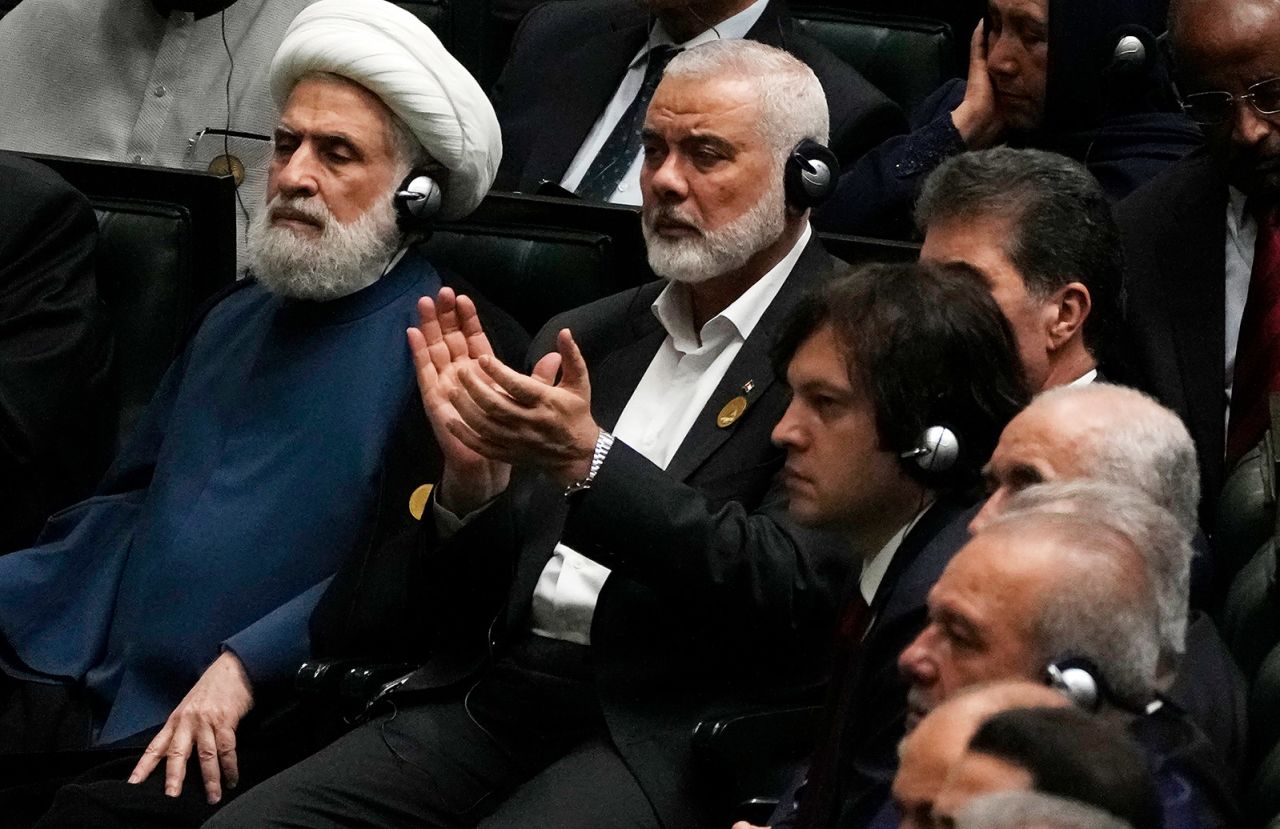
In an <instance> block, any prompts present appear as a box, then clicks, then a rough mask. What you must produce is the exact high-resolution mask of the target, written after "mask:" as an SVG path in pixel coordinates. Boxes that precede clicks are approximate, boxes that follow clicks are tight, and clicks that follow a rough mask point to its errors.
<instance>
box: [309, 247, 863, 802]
mask: <svg viewBox="0 0 1280 829" xmlns="http://www.w3.org/2000/svg"><path fill="white" fill-rule="evenodd" d="M832 263H833V260H832V259H831V258H830V257H829V256H828V255H827V254H826V252H825V251H823V250H822V248H821V246H820V245H819V244H818V243H817V241H816V240H815V241H814V242H812V243H811V244H810V245H809V247H808V248H807V249H806V250H805V251H804V253H803V255H802V256H801V258H800V260H799V262H798V263H797V265H796V267H795V269H794V270H793V272H792V274H791V276H790V277H789V278H788V280H787V282H786V283H785V285H784V286H783V288H782V290H781V292H780V293H779V295H778V296H777V298H776V299H775V300H774V302H773V303H772V304H771V305H770V307H769V309H768V310H767V311H766V312H765V314H764V316H763V317H762V318H761V320H760V321H759V323H758V324H757V326H756V328H755V330H754V332H753V334H752V335H751V336H750V337H749V338H748V339H747V341H746V343H745V344H744V345H743V347H742V350H741V351H740V352H739V353H738V355H737V357H736V359H735V360H734V362H733V364H732V365H731V366H730V368H729V370H728V372H727V373H726V375H725V377H724V380H723V381H722V382H721V383H720V385H719V387H718V388H717V389H716V391H715V392H714V393H713V394H712V396H711V398H710V400H709V401H708V403H707V405H706V407H705V408H704V410H703V411H702V412H701V414H700V415H699V416H698V418H697V419H696V420H695V422H694V425H693V426H692V427H691V429H690V432H689V434H688V435H687V436H686V438H685V440H684V442H683V443H682V444H681V446H680V448H679V450H678V451H677V452H676V455H675V457H674V458H673V459H672V461H671V463H670V464H669V465H668V467H667V469H666V470H665V471H664V470H662V469H659V468H658V467H656V466H654V465H653V464H652V463H650V462H649V461H648V460H646V459H645V458H644V457H642V456H641V455H640V454H639V453H637V452H636V451H634V450H633V449H631V448H630V447H628V446H627V445H626V444H625V443H623V442H621V441H619V442H616V443H615V444H614V445H613V448H612V450H611V451H610V453H609V456H608V459H607V460H606V462H605V463H604V465H603V466H602V467H601V469H600V472H599V474H598V476H597V478H596V479H595V481H594V483H593V485H592V487H591V488H590V489H588V490H585V491H584V492H582V493H579V494H578V495H575V496H574V498H573V499H572V500H570V501H566V499H565V498H564V496H563V495H562V494H561V488H560V487H558V486H556V485H554V484H553V483H551V482H550V481H548V480H547V479H546V478H545V477H544V476H543V475H541V474H540V473H536V472H529V471H527V470H517V471H516V474H515V476H514V477H513V480H512V483H511V485H510V486H509V487H508V489H507V491H506V492H505V493H504V494H503V495H502V496H500V497H499V498H498V499H497V500H496V501H495V502H494V503H493V504H491V505H490V506H489V507H488V509H487V511H486V512H485V513H484V514H483V515H481V516H478V517H477V518H476V519H475V520H473V521H471V522H470V523H469V524H467V526H466V527H464V528H463V529H462V530H461V531H460V532H459V533H458V534H457V535H456V536H454V537H453V538H452V539H450V540H449V541H447V542H443V541H441V540H440V539H439V538H437V537H436V536H435V532H434V522H432V521H430V520H429V519H428V520H427V521H424V522H422V523H421V524H420V525H419V526H418V532H417V533H416V534H404V535H401V536H400V537H398V538H395V539H390V540H389V541H388V542H387V543H386V544H385V545H383V546H382V547H381V548H380V549H376V550H371V551H370V555H369V556H367V557H366V559H365V561H363V562H360V563H358V564H357V565H356V566H353V567H352V568H351V569H350V570H349V571H348V572H346V573H344V574H342V575H341V576H340V577H339V578H338V579H337V580H335V583H334V585H333V588H332V589H331V593H334V594H335V595H342V596H345V597H346V598H345V600H344V601H340V602H333V603H331V604H330V605H329V607H328V608H327V610H326V613H330V614H332V613H333V612H335V611H336V612H337V614H338V618H339V619H340V620H341V621H339V622H338V623H337V624H329V625H322V626H321V627H317V625H316V624H313V631H314V632H317V633H321V632H323V633H326V634H327V635H329V636H337V637H339V638H340V639H344V640H345V641H344V642H342V644H341V646H340V647H337V648H333V647H330V648H328V649H327V650H329V651H330V652H331V653H334V652H337V653H342V652H344V651H345V652H346V653H360V652H368V651H374V652H376V651H378V650H380V649H381V650H382V651H383V654H384V655H403V654H404V653H406V652H416V653H417V654H418V655H420V656H426V657H428V659H427V662H426V664H425V665H424V666H423V668H422V669H420V670H419V671H418V673H417V674H415V675H414V677H413V678H412V679H411V680H410V682H409V683H408V684H407V685H406V686H405V688H404V691H405V693H407V694H413V693H415V692H417V693H425V694H442V693H443V694H449V693H451V692H453V691H455V690H458V689H459V688H460V687H461V686H463V685H464V683H465V682H466V681H467V680H470V679H471V678H473V677H475V676H476V675H477V674H479V673H481V672H482V671H483V670H484V667H485V665H486V663H487V661H488V660H489V658H490V657H491V656H492V655H494V654H501V653H502V652H503V646H504V643H505V642H507V641H509V640H510V639H512V638H513V637H516V636H520V635H522V634H523V633H524V632H525V631H527V629H528V613H529V607H530V600H531V597H532V593H533V589H534V585H535V584H536V582H537V579H538V575H539V573H540V572H541V571H542V568H543V567H544V565H545V564H546V562H547V561H548V559H549V558H550V556H551V554H552V551H553V549H554V547H555V545H556V543H557V542H558V541H560V540H561V539H563V540H564V541H565V542H566V543H567V544H569V545H570V546H572V547H573V548H574V549H576V550H578V551H579V552H581V553H583V554H584V555H587V556H589V557H591V558H593V559H595V560H596V561H599V562H600V563H601V564H604V565H606V566H608V567H610V568H611V569H612V571H613V573H612V575H611V576H610V577H609V579H608V581H607V582H606V583H605V585H604V588H603V590H602V591H601V593H600V596H599V600H598V603H597V606H596V612H595V616H594V620H593V624H592V629H591V638H592V645H591V649H592V662H593V665H594V667H595V682H596V686H597V689H598V694H599V699H600V705H601V708H602V710H603V711H604V715H605V719H606V722H607V725H608V728H609V732H610V735H611V736H612V739H613V741H614V743H615V744H616V745H617V747H618V749H619V750H620V751H621V753H622V754H623V756H624V757H625V759H626V760H627V763H628V765H629V767H630V768H631V769H632V770H633V772H634V773H635V774H636V776H637V778H638V779H639V780H640V783H641V785H642V786H643V788H644V791H645V793H646V794H647V795H648V797H649V799H650V801H651V802H652V803H653V805H654V808H655V809H656V810H657V811H658V813H659V815H660V817H661V818H662V820H663V822H664V825H668V826H688V825H695V824H698V823H700V822H702V821H712V820H714V813H715V810H716V809H717V808H719V807H720V804H714V803H712V802H710V801H709V799H708V798H706V797H705V796H704V792H703V791H701V790H700V788H699V786H698V785H697V775H696V774H695V773H694V769H693V759H692V755H691V752H690V735H691V732H692V730H693V727H694V725H695V724H696V723H697V722H698V721H699V720H700V719H702V718H703V717H704V716H707V715H715V714H717V713H721V712H723V711H726V710H728V711H734V710H741V709H742V708H744V707H748V706H753V705H755V706H758V705H759V704H761V702H762V701H778V700H785V699H790V698H793V697H795V696H800V695H805V696H809V695H812V694H813V693H814V692H815V691H816V689H817V688H818V687H819V686H820V685H821V682H822V681H823V678H824V677H823V673H824V670H825V665H824V663H825V661H826V659H825V657H826V646H827V642H828V631H829V630H830V629H831V626H832V623H833V620H834V607H835V605H836V603H837V599H838V594H839V588H840V585H841V584H842V582H843V580H844V577H845V574H846V573H847V572H848V569H849V558H850V557H849V555H848V554H847V551H846V549H845V547H844V545H843V544H841V543H838V542H836V541H835V540H834V539H832V538H830V537H828V536H825V535H822V534H819V533H815V532H812V531H807V530H804V529H802V528H800V527H798V526H797V525H795V524H794V523H793V522H792V521H791V520H790V519H789V518H788V516H787V512H786V503H785V498H784V491H783V489H782V486H781V485H780V483H779V482H778V480H777V478H778V474H777V473H778V472H779V471H780V469H781V466H782V462H783V459H784V456H785V455H784V452H783V451H782V450H781V449H779V448H777V447H775V446H773V444H772V443H771V442H770V439H769V435H770V432H771V431H772V429H773V426H774V424H775V423H776V422H777V421H778V419H779V418H780V417H781V415H782V412H783V411H784V409H785V408H786V406H787V404H788V401H789V394H788V393H787V391H786V389H785V388H784V387H783V386H782V384H781V383H779V382H777V381H776V379H775V376H774V372H773V368H772V366H771V364H770V358H769V351H770V348H771V346H772V340H773V334H774V332H775V331H776V330H777V327H778V325H779V323H780V322H781V320H782V318H783V317H784V316H785V315H786V313H787V311H788V310H789V309H790V308H791V307H792V306H793V305H794V303H795V302H796V300H797V299H798V298H799V295H800V294H801V292H802V291H803V290H804V289H805V288H807V287H809V286H812V285H815V284H817V283H818V282H819V280H821V279H822V278H824V276H825V275H826V273H827V272H828V271H829V270H830V269H831V267H832ZM661 288H662V284H661V283H651V284H649V285H645V286H642V287H640V288H637V289H633V290H630V291H627V292H624V293H621V294H617V295H615V296H612V297H608V298H606V299H604V300H600V301H598V302H595V303H592V304H590V305H588V306H585V307H583V308H580V309H577V310H575V311H571V312H569V313H568V314H565V315H562V316H561V317H558V318H557V319H554V320H552V321H551V322H550V323H548V325H547V327H546V328H545V329H544V331H543V333H542V334H541V335H539V337H538V338H537V339H536V341H535V344H534V347H533V349H532V350H531V352H530V356H531V358H536V357H538V356H540V355H541V354H542V353H544V352H545V351H546V350H548V349H549V348H550V346H551V343H552V341H553V339H554V335H555V332H556V331H557V330H559V329H560V328H563V327H568V328H570V329H571V330H572V331H573V332H574V336H575V339H576V340H577V342H578V344H579V346H580V347H581V349H582V353H583V355H584V357H585V358H586V361H587V365H588V367H589V371H590V377H591V383H592V411H593V414H594V415H595V417H596V420H597V422H599V423H600V425H601V426H602V427H603V428H605V429H610V428H612V427H613V426H614V424H615V422H616V421H617V419H618V416H619V415H620V414H621V412H622V409H623V407H624V406H625V405H626V403H627V401H628V399H629V398H630V396H631V393H632V391H633V390H634V389H635V387H636V385H637V384H638V383H639V381H640V378H641V377H642V376H643V374H644V372H645V370H646V369H647V367H648V365H649V363H650V361H651V360H652V358H653V355H654V353H655V352H656V351H657V349H658V347H659V346H660V345H661V343H662V342H663V340H664V339H665V337H666V332H665V331H664V330H663V329H662V327H661V326H660V324H659V323H658V321H657V319H656V318H655V317H654V315H653V313H652V311H651V309H650V305H651V304H652V302H653V300H654V299H655V298H656V296H657V294H658V292H659V291H660V290H661ZM748 381H752V382H753V383H754V388H753V390H752V391H751V393H750V404H749V405H748V407H747V409H746V412H745V414H743V415H742V417H740V418H739V419H738V420H737V421H736V422H735V423H734V424H733V425H732V426H731V427H730V428H726V429H721V428H719V427H717V426H716V423H715V416H716V413H717V412H718V411H719V410H720V408H721V407H723V406H724V404H725V403H726V402H728V401H729V400H730V399H732V398H733V397H735V396H736V395H738V394H739V393H740V392H741V389H742V387H743V385H744V384H745V383H746V382H748ZM393 508H395V507H394V505H393ZM401 509H402V507H401ZM424 550H425V553H424ZM353 578H354V579H355V580H356V582H357V587H356V588H355V589H351V588H350V587H349V584H348V583H349V582H350V580H351V579H353ZM401 584H412V589H411V590H410V591H409V592H408V593H407V594H404V593H401V592H400V587H399V585H401ZM344 585H348V586H344ZM380 589H385V591H386V592H385V594H384V595H379V594H378V591H379V590H380ZM388 596H389V597H391V598H392V599H393V601H386V600H385V599H386V598H387V597H388ZM397 600H399V601H401V605H400V607H398V608H397V607H396V606H395V605H396V601H397ZM319 621H320V620H319V619H317V622H319ZM388 623H390V625H389V626H388ZM356 632H358V635H356ZM406 634H407V635H406ZM353 636H354V638H353ZM361 640H362V641H361ZM397 641H399V643H400V645H401V646H402V648H401V650H400V653H399V654H392V653H387V648H388V646H391V645H394V644H395V643H396V642H397Z"/></svg>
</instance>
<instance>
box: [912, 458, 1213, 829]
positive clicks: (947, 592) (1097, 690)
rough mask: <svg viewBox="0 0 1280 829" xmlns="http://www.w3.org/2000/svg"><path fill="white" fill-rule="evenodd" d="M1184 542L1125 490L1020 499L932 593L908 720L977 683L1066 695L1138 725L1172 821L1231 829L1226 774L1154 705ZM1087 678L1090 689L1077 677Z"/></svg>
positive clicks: (1194, 737)
mask: <svg viewBox="0 0 1280 829" xmlns="http://www.w3.org/2000/svg"><path fill="white" fill-rule="evenodd" d="M1179 539H1181V540H1182V541H1181V543H1182V544H1183V545H1184V546H1185V543H1186V542H1185V534H1184V533H1183V531H1182V529H1181V527H1179V526H1178V523H1177V522H1176V521H1175V520H1174V518H1173V517H1172V516H1171V515H1169V513H1168V511H1167V510H1164V509H1163V508H1161V507H1159V506H1157V505H1155V504H1154V503H1152V502H1151V501H1149V500H1148V499H1147V498H1146V497H1145V496H1143V495H1141V494H1140V493H1138V492H1136V491H1135V490H1132V489H1129V488H1125V487H1116V486H1113V485H1108V484H1102V483H1096V482H1077V483H1072V484H1045V485H1042V486H1039V487H1033V488H1029V489H1028V490H1026V492H1024V493H1021V494H1019V495H1018V496H1016V497H1015V498H1013V499H1011V503H1010V504H1009V507H1008V508H1007V509H1006V511H1005V513H1004V514H1003V515H1001V516H1000V517H999V518H998V519H996V520H994V521H992V522H990V523H989V524H987V525H986V526H985V527H983V529H982V530H981V531H980V532H979V533H978V534H977V535H976V536H974V538H973V540H971V541H970V542H969V544H967V545H966V546H965V547H964V549H962V550H961V551H960V552H959V553H958V554H957V555H956V557H955V558H953V559H952V560H951V563H950V564H949V565H948V566H947V569H946V570H945V571H944V572H943V574H942V576H941V578H939V580H938V583H937V584H936V585H934V587H933V589H932V590H931V591H930V593H929V615H930V622H929V625H928V626H927V627H926V628H925V630H924V632H922V633H921V634H920V636H919V637H918V638H917V639H916V640H915V642H913V643H912V644H911V645H910V646H909V647H908V648H907V649H906V650H904V651H903V653H902V656H901V658H900V660H899V666H900V667H901V669H902V671H903V673H904V675H905V676H906V677H907V679H908V681H909V682H910V683H911V690H910V692H909V695H908V699H909V703H910V706H911V716H912V717H913V718H917V719H918V718H920V717H923V716H925V715H926V714H927V713H928V712H929V711H930V710H932V709H933V708H935V707H936V706H938V705H939V704H940V703H941V702H942V701H944V700H946V699H948V698H949V697H950V696H952V695H953V694H954V693H955V692H956V691H958V690H959V689H961V688H964V687H967V686H969V685H972V684H975V683H979V682H990V681H993V680H997V679H1015V678H1021V679H1028V680H1032V681H1034V680H1043V679H1046V678H1047V679H1049V680H1051V681H1054V682H1062V683H1063V685H1064V687H1068V688H1074V689H1076V691H1077V693H1078V694H1079V696H1080V698H1081V699H1082V701H1083V702H1085V703H1089V702H1091V701H1093V704H1102V705H1104V706H1109V707H1111V708H1114V709H1118V710H1120V711H1128V712H1133V715H1132V717H1131V718H1130V722H1129V728H1130V731H1131V733H1133V734H1134V736H1136V737H1137V738H1138V740H1139V742H1141V743H1143V744H1144V746H1145V747H1146V748H1147V750H1148V753H1149V755H1150V757H1151V760H1152V764H1153V768H1154V769H1155V772H1156V774H1157V777H1158V779H1159V780H1160V781H1161V791H1162V795H1163V796H1164V797H1165V804H1164V806H1165V810H1166V815H1176V816H1177V817H1178V818H1179V819H1185V818H1193V819H1195V820H1200V821H1203V823H1200V824H1197V825H1205V826H1218V825H1224V822H1226V824H1227V825H1230V824H1229V822H1230V820H1231V818H1232V816H1233V814H1234V806H1233V804H1232V802H1231V800H1230V798H1229V795H1227V793H1226V792H1227V791H1228V788H1227V787H1226V786H1225V785H1224V784H1223V782H1222V780H1223V777H1222V770H1221V768H1220V764H1221V760H1220V759H1218V758H1217V756H1216V755H1215V754H1214V753H1213V751H1212V749H1211V748H1209V747H1208V746H1207V744H1206V743H1205V741H1204V738H1203V736H1202V735H1200V733H1199V731H1198V729H1196V728H1195V727H1194V726H1193V725H1192V724H1191V723H1190V721H1188V720H1187V719H1186V718H1185V717H1184V716H1182V715H1181V713H1180V712H1179V711H1177V710H1176V709H1175V708H1173V707H1172V706H1169V705H1163V704H1159V700H1158V699H1157V697H1156V691H1157V688H1158V685H1159V663H1160V656H1161V651H1162V648H1163V645H1162V641H1163V638H1164V637H1163V635H1162V632H1161V621H1162V619H1165V618H1167V617H1168V613H1167V610H1162V609H1161V605H1162V604H1163V603H1164V602H1166V601H1167V600H1168V598H1169V597H1168V594H1167V591H1163V590H1161V588H1160V584H1161V581H1162V580H1163V578H1164V577H1163V576H1162V570H1163V569H1164V568H1165V567H1166V564H1165V560H1166V559H1167V555H1168V554H1167V553H1164V552H1163V551H1162V548H1163V547H1165V546H1167V545H1169V544H1170V543H1178V540H1179ZM1015 551H1016V554H1015ZM1081 668H1083V669H1084V670H1085V671H1087V672H1088V674H1089V678H1088V681H1086V682H1081V681H1079V680H1080V679H1082V677H1081V676H1080V675H1079V674H1076V675H1075V676H1070V675H1069V674H1070V673H1071V672H1073V671H1074V670H1079V669H1081ZM1153 703H1156V704H1153Z"/></svg>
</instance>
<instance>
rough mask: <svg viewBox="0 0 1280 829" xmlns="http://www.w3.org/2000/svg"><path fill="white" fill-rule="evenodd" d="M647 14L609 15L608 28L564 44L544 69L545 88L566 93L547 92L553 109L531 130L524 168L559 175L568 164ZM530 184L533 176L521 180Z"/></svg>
mask: <svg viewBox="0 0 1280 829" xmlns="http://www.w3.org/2000/svg"><path fill="white" fill-rule="evenodd" d="M646 24H647V16H642V17H641V18H640V19H639V21H637V19H636V16H635V15H633V14H628V15H623V16H620V17H619V18H615V19H614V20H613V21H612V24H611V25H612V28H611V29H610V30H609V31H607V32H604V33H601V34H600V35H598V36H596V37H592V38H590V39H589V40H586V41H584V42H582V43H579V44H577V46H576V48H570V50H569V51H568V52H566V54H565V55H564V57H563V59H562V60H559V61H556V62H555V65H554V68H553V69H552V71H551V72H549V73H548V76H547V78H546V86H547V88H548V89H560V90H568V89H572V90H573V94H572V95H553V96H551V100H553V101H555V102H556V103H557V105H558V106H557V109H556V110H555V111H554V112H548V113H546V116H547V122H546V124H545V126H544V128H543V129H542V130H540V131H539V132H538V133H537V136H536V137H535V139H534V144H533V147H532V148H531V149H530V150H529V160H528V161H527V162H526V164H525V169H526V170H540V171H543V174H544V175H546V176H547V177H548V178H551V179H554V180H555V181H559V180H560V179H561V178H563V177H564V173H565V171H566V170H567V169H569V164H570V163H572V162H573V157H574V156H575V155H577V154H578V148H579V147H581V146H582V142H583V141H584V140H586V137H587V133H589V132H590V131H591V127H592V126H594V125H595V123H596V119H597V118H599V117H600V113H602V112H604V110H605V107H607V106H608V105H609V101H610V99H612V98H613V94H614V93H615V92H616V91H617V89H618V84H619V83H620V82H621V81H622V77H623V75H625V74H626V72H627V67H628V66H630V64H631V59H632V58H633V57H635V54H636V52H637V51H639V50H640V47H641V46H642V45H643V44H644V42H645V36H646V33H647V28H646ZM521 184H522V186H524V187H526V188H528V189H532V188H533V187H534V186H536V185H537V184H538V182H536V181H532V182H529V181H526V182H521Z"/></svg>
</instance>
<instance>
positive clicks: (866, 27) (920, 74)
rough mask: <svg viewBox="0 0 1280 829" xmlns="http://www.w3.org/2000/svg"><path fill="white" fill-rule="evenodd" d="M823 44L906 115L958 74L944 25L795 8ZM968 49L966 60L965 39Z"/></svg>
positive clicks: (892, 16) (802, 24) (803, 24)
mask: <svg viewBox="0 0 1280 829" xmlns="http://www.w3.org/2000/svg"><path fill="white" fill-rule="evenodd" d="M792 14H793V16H794V17H795V20H796V26H797V27H798V28H799V30H800V31H802V32H804V33H805V34H807V35H809V36H810V37H812V38H814V39H815V40H818V41H820V42H821V43H822V44H823V45H824V46H826V47H827V48H828V49H830V50H831V51H832V52H835V53H836V55H838V56H839V57H841V58H842V59H844V61H845V62H846V63H848V64H849V65H850V66H852V67H853V68H854V69H857V70H858V71H859V72H861V73H862V74H863V75H864V76H865V77H866V78H867V80H869V81H871V82H872V83H873V84H875V85H876V86H878V87H880V89H881V90H882V91H883V92H884V93H885V94H886V95H888V96H889V97H890V98H892V99H893V100H894V101H896V102H897V103H898V104H899V105H900V106H901V107H902V108H903V109H904V110H906V111H907V112H910V111H912V110H913V109H915V107H916V106H917V105H918V104H919V103H920V102H921V101H923V100H924V99H925V98H927V97H928V96H929V94H930V93H932V92H933V91H934V90H935V89H937V88H938V87H939V86H941V85H942V84H943V82H944V81H946V80H947V79H948V78H952V77H956V76H957V75H958V74H959V71H960V61H959V58H958V55H957V51H958V47H957V40H956V38H955V37H954V35H953V33H952V29H951V27H950V26H948V25H947V24H946V23H944V22H942V21H941V20H934V19H929V18H922V17H906V16H902V15H895V14H885V13H880V12H868V11H859V10H851V9H846V8H834V7H825V6H824V7H819V8H803V9H792ZM964 43H965V44H966V53H965V56H966V57H967V43H968V40H967V38H966V39H965V41H964Z"/></svg>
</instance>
